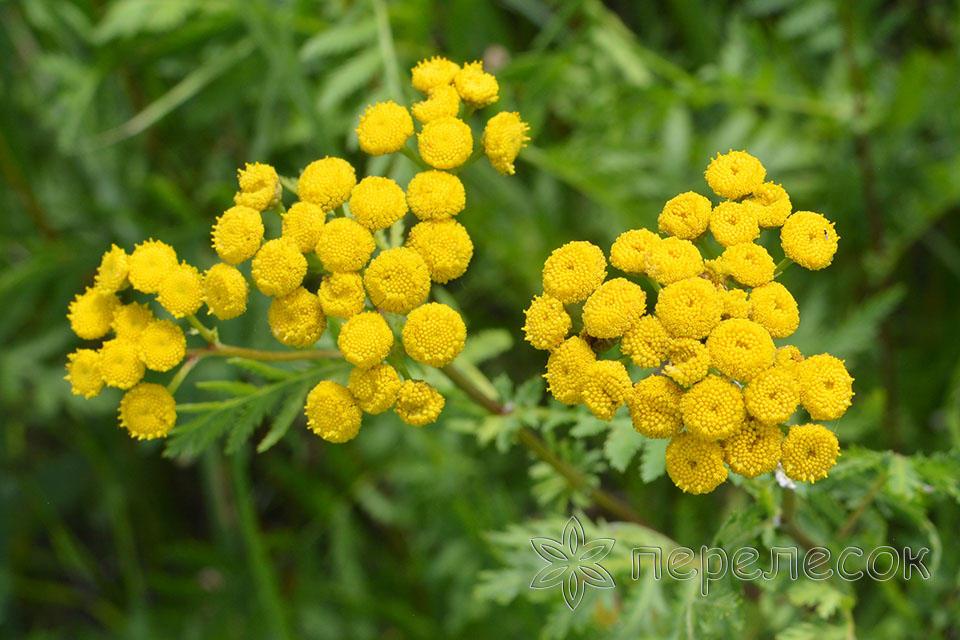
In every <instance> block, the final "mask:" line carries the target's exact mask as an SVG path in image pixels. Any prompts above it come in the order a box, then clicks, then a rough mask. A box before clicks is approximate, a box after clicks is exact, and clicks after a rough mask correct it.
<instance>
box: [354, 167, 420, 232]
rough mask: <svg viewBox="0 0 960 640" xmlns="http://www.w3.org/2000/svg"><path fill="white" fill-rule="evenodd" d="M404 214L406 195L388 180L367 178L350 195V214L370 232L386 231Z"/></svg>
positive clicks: (405, 210)
mask: <svg viewBox="0 0 960 640" xmlns="http://www.w3.org/2000/svg"><path fill="white" fill-rule="evenodd" d="M406 212H407V197H406V194H405V193H404V192H403V189H401V188H400V185H398V184H397V183H396V182H394V181H393V180H391V179H390V178H383V177H380V176H367V177H366V178H364V179H363V180H361V181H360V184H358V185H357V186H356V187H354V188H353V193H352V194H351V195H350V213H351V214H353V217H354V218H356V220H357V222H359V223H360V224H362V225H363V226H365V227H366V228H367V229H370V231H378V230H380V229H386V228H387V227H389V226H390V225H392V224H393V223H394V222H396V221H397V220H399V219H400V218H402V217H403V214H405V213H406Z"/></svg>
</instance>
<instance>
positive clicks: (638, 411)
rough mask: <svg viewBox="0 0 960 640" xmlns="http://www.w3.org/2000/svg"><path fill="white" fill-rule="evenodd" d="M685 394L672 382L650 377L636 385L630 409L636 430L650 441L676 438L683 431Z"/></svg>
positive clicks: (630, 397)
mask: <svg viewBox="0 0 960 640" xmlns="http://www.w3.org/2000/svg"><path fill="white" fill-rule="evenodd" d="M682 396H683V390H682V389H681V388H680V387H678V386H677V385H676V384H675V383H674V382H672V381H671V380H670V379H669V378H665V377H663V376H647V377H646V378H644V379H643V380H641V381H640V382H638V383H637V384H635V385H633V391H632V393H631V394H630V395H628V396H627V408H628V409H630V419H631V420H632V421H633V428H634V429H636V430H637V431H638V432H639V433H642V434H643V435H645V436H647V437H648V438H672V437H673V436H675V435H677V434H678V433H680V431H681V430H682V429H683V422H682V421H681V419H680V398H681V397H682Z"/></svg>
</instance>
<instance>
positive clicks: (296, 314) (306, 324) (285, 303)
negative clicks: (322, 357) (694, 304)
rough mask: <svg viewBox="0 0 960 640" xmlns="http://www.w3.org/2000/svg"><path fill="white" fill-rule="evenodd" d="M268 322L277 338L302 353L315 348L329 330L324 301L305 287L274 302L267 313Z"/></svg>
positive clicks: (279, 297) (278, 297)
mask: <svg viewBox="0 0 960 640" xmlns="http://www.w3.org/2000/svg"><path fill="white" fill-rule="evenodd" d="M267 321H268V322H269V323H270V331H271V332H272V333H273V337H275V338H276V339H277V340H279V341H280V342H282V343H283V344H285V345H287V346H288V347H296V348H298V349H303V348H305V347H309V346H310V345H312V344H313V343H314V342H316V341H317V340H319V339H320V336H322V335H323V332H324V331H326V329H327V318H326V316H324V315H323V308H322V307H321V305H320V299H319V298H318V297H317V296H315V295H314V294H312V293H310V292H309V291H307V290H306V289H304V288H303V287H297V288H296V289H294V290H293V291H291V292H290V293H288V294H286V295H283V296H277V297H276V298H274V299H273V302H271V303H270V310H269V311H268V312H267Z"/></svg>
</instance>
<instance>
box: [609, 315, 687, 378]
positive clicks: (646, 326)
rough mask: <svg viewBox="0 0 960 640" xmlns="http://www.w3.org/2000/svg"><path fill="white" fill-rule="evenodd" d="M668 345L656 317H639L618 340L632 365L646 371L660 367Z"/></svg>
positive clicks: (668, 337) (665, 331)
mask: <svg viewBox="0 0 960 640" xmlns="http://www.w3.org/2000/svg"><path fill="white" fill-rule="evenodd" d="M669 345H670V336H669V335H667V330H666V329H664V328H663V323H661V322H660V318H658V317H657V316H649V315H644V316H640V317H639V318H637V319H636V320H635V321H634V323H633V324H632V325H630V328H629V329H627V330H626V332H625V333H624V334H623V337H621V338H620V350H621V351H622V352H623V353H624V354H626V355H628V356H630V359H631V360H633V364H635V365H637V366H638V367H643V368H647V369H649V368H653V367H658V366H660V363H661V362H663V361H664V359H666V357H667V347H668V346H669ZM704 375H706V374H704Z"/></svg>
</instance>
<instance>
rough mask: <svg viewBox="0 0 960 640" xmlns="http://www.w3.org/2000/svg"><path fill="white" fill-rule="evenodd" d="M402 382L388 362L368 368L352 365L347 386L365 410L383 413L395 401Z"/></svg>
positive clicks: (372, 413)
mask: <svg viewBox="0 0 960 640" xmlns="http://www.w3.org/2000/svg"><path fill="white" fill-rule="evenodd" d="M402 384H403V383H402V382H401V381H400V376H399V375H397V371H396V370H395V369H394V368H393V367H391V366H390V365H388V364H378V365H377V366H375V367H370V368H369V369H360V368H358V367H354V369H353V370H352V371H350V383H349V384H348V385H347V387H348V388H349V389H350V393H352V394H353V397H354V398H355V399H356V401H357V404H358V405H360V408H361V409H363V410H364V411H365V412H367V413H369V414H371V415H376V414H378V413H383V412H384V411H386V410H387V409H389V408H390V407H392V406H393V405H394V403H395V402H396V401H397V392H398V391H399V390H400V386H401V385H402Z"/></svg>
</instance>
